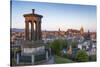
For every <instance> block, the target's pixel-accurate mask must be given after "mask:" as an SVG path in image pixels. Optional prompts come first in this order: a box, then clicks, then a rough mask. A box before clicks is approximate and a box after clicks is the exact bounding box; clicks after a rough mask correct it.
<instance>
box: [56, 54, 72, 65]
mask: <svg viewBox="0 0 100 67" xmlns="http://www.w3.org/2000/svg"><path fill="white" fill-rule="evenodd" d="M55 62H56V63H57V64H61V63H73V62H74V61H72V60H70V59H67V58H64V57H60V56H57V55H55Z"/></svg>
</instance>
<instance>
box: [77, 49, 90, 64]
mask: <svg viewBox="0 0 100 67" xmlns="http://www.w3.org/2000/svg"><path fill="white" fill-rule="evenodd" d="M75 58H76V61H78V62H86V61H88V60H89V56H88V55H87V53H86V51H84V50H79V51H78V52H77V54H76V57H75Z"/></svg>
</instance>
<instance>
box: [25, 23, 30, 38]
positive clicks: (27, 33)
mask: <svg viewBox="0 0 100 67" xmlns="http://www.w3.org/2000/svg"><path fill="white" fill-rule="evenodd" d="M25 39H26V40H29V23H28V22H27V21H25Z"/></svg>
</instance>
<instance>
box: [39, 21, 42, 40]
mask: <svg viewBox="0 0 100 67" xmlns="http://www.w3.org/2000/svg"><path fill="white" fill-rule="evenodd" d="M41 35H42V31H41V20H40V21H39V40H41V39H42V37H41Z"/></svg>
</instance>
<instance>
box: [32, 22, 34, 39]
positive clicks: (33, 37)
mask: <svg viewBox="0 0 100 67" xmlns="http://www.w3.org/2000/svg"><path fill="white" fill-rule="evenodd" d="M31 40H34V22H32V23H31Z"/></svg>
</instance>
